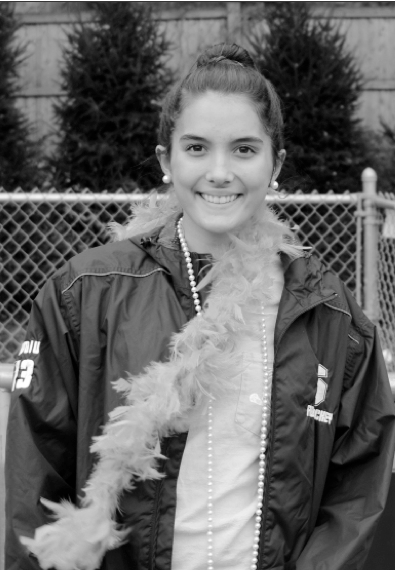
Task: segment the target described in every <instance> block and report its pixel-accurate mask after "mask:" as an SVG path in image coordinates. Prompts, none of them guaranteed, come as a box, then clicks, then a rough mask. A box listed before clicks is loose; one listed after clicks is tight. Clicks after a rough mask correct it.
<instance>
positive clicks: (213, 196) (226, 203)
mask: <svg viewBox="0 0 395 570" xmlns="http://www.w3.org/2000/svg"><path fill="white" fill-rule="evenodd" d="M197 195H198V196H199V197H200V198H201V199H202V200H203V201H204V202H205V203H206V204H211V205H213V206H230V205H231V204H233V203H234V202H236V201H237V199H238V198H240V196H242V194H240V193H238V192H232V193H230V192H227V193H226V194H224V193H221V194H218V193H213V192H197ZM204 196H209V197H210V198H214V199H221V198H230V197H233V196H234V198H233V199H232V200H229V201H227V202H214V201H211V200H206V198H204Z"/></svg>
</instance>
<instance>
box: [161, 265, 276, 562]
mask: <svg viewBox="0 0 395 570" xmlns="http://www.w3.org/2000/svg"><path fill="white" fill-rule="evenodd" d="M283 281H284V279H283V272H282V269H281V264H280V261H279V262H278V264H277V265H276V272H275V281H274V285H273V288H272V291H271V293H272V296H273V301H272V302H271V303H268V304H267V305H266V306H265V320H266V336H267V345H268V349H267V350H268V359H269V369H270V370H271V371H272V368H273V356H274V355H273V353H274V349H273V338H274V327H275V322H276V317H277V311H278V304H279V300H280V297H281V292H282V288H283ZM243 317H244V319H245V321H246V322H247V323H248V324H251V327H254V329H255V330H256V331H259V330H260V319H261V310H260V306H259V305H258V306H256V307H248V309H246V310H243ZM238 350H241V352H242V354H243V367H242V369H243V372H242V374H239V375H237V376H236V377H235V378H233V379H231V380H230V382H229V390H228V391H227V392H226V393H225V392H223V393H221V394H220V395H219V396H218V397H217V398H216V400H215V401H214V402H213V498H214V501H213V504H214V515H213V525H214V528H213V548H214V556H213V558H214V567H215V569H216V570H220V569H223V570H243V569H245V568H249V567H250V565H251V558H252V546H253V538H254V524H255V510H256V504H257V488H258V453H259V445H260V426H261V419H262V405H261V394H262V392H263V374H262V353H261V345H260V335H256V338H255V339H254V340H252V339H251V338H250V337H248V338H247V337H246V338H245V339H243V340H242V341H241V346H240V347H238ZM207 481H208V479H207V398H204V399H203V401H202V402H201V404H200V405H199V406H196V407H195V408H194V409H193V411H192V413H191V417H190V429H189V433H188V438H187V442H186V447H185V451H184V455H183V458H182V462H181V468H180V474H179V478H178V482H177V508H176V519H175V529H174V543H173V554H172V565H171V568H172V570H206V568H207Z"/></svg>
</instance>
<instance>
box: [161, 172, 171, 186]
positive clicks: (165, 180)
mask: <svg viewBox="0 0 395 570" xmlns="http://www.w3.org/2000/svg"><path fill="white" fill-rule="evenodd" d="M162 181H163V184H170V182H171V176H170V174H165V175H164V176H162Z"/></svg>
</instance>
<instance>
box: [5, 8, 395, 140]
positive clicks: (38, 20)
mask: <svg viewBox="0 0 395 570" xmlns="http://www.w3.org/2000/svg"><path fill="white" fill-rule="evenodd" d="M15 4H16V11H17V13H18V15H19V16H20V18H21V20H22V23H23V26H22V28H21V30H20V32H19V37H20V39H21V40H22V41H24V42H26V43H27V45H28V48H27V55H28V57H27V59H26V61H25V62H24V64H23V67H22V69H21V95H20V97H19V98H18V105H19V106H20V107H21V108H22V109H23V110H24V111H25V112H26V114H27V116H28V117H29V119H30V120H31V122H32V124H33V128H34V135H35V137H36V138H40V137H41V136H43V135H51V134H52V133H53V132H54V116H53V103H54V101H56V100H57V99H58V98H59V97H61V96H62V92H61V89H60V73H59V72H60V64H61V60H62V46H63V45H64V44H65V41H66V31H67V30H68V29H70V26H71V24H72V22H73V21H75V20H76V18H78V17H82V18H83V19H84V20H86V21H89V20H91V19H92V12H80V13H79V14H77V13H76V12H75V9H74V8H73V7H72V6H71V5H72V3H70V2H16V3H15ZM81 4H84V3H79V2H76V3H75V5H81ZM155 4H156V5H158V4H160V3H155ZM175 4H177V6H176V7H173V8H170V9H169V8H167V9H165V10H159V9H158V11H157V12H156V17H157V18H158V20H160V22H161V26H163V28H164V29H165V30H166V33H167V36H168V38H169V40H170V41H171V42H172V45H173V51H172V57H171V61H170V66H171V67H172V68H173V69H175V70H177V72H179V73H182V71H184V70H185V69H186V68H188V67H189V66H190V65H191V64H192V62H193V61H194V58H195V55H196V53H197V52H199V51H200V50H202V49H203V48H204V47H206V46H208V45H211V44H214V43H218V42H221V41H224V40H226V39H228V40H229V39H230V40H234V41H237V42H239V43H241V44H242V45H245V46H246V47H248V39H247V34H246V31H247V30H248V26H249V25H250V24H251V18H252V14H253V10H254V9H256V5H257V4H260V5H261V7H262V6H263V10H264V3H262V2H261V3H256V2H212V3H208V2H195V3H194V2H177V3H174V2H165V3H163V4H161V5H163V6H169V5H171V6H174V5H175ZM65 5H67V6H66V8H65ZM195 6H197V7H195ZM314 6H315V7H314V12H313V14H314V17H315V18H328V17H331V18H332V19H334V20H335V21H336V22H337V23H338V24H339V26H340V28H341V30H342V31H343V32H344V33H345V35H346V45H347V47H348V48H349V49H351V50H352V51H353V53H354V54H355V57H356V59H357V61H358V62H359V65H360V68H361V70H362V72H363V75H364V78H365V85H364V91H363V94H362V97H361V105H360V109H359V114H360V116H361V117H362V119H363V121H364V124H365V125H366V126H368V127H370V128H373V129H378V128H379V127H380V120H384V121H386V122H387V123H389V124H390V125H392V126H394V125H395V66H394V61H395V3H393V4H392V5H391V4H390V3H387V2H382V3H380V2H317V3H314ZM71 10H74V11H71ZM53 140H54V139H52V142H53ZM47 145H51V138H49V139H48V141H47Z"/></svg>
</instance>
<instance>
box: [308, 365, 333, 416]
mask: <svg viewBox="0 0 395 570" xmlns="http://www.w3.org/2000/svg"><path fill="white" fill-rule="evenodd" d="M317 376H318V378H317V391H316V393H315V400H314V406H311V405H309V406H307V416H308V417H310V418H314V419H315V420H316V421H317V422H322V423H325V424H330V423H331V422H332V420H333V414H332V413H331V412H326V411H325V410H316V409H315V406H319V405H320V404H322V402H325V398H326V393H327V391H328V384H327V383H326V382H325V380H323V378H328V376H329V371H328V369H327V368H325V366H322V364H319V365H318V372H317Z"/></svg>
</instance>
